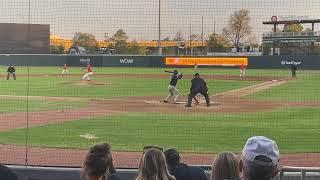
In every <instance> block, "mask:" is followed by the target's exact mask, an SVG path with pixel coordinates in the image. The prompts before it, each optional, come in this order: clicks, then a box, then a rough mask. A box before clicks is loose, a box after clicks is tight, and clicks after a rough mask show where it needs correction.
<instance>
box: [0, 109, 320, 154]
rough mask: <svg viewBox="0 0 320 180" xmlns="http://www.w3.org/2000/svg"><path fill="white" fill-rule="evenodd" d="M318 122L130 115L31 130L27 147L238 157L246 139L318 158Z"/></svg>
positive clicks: (256, 116)
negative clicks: (263, 139)
mask: <svg viewBox="0 0 320 180" xmlns="http://www.w3.org/2000/svg"><path fill="white" fill-rule="evenodd" d="M305 113H307V114H308V119H306V118H305V116H306V115H305ZM151 117H152V118H151ZM318 118H319V109H314V108H299V109H281V110H279V111H275V112H272V113H253V114H248V115H245V116H243V115H215V116H212V115H197V116H182V115H161V114H146V113H133V114H124V115H120V116H106V117H100V118H94V119H83V120H81V121H76V122H65V123H61V124H55V125H47V126H41V127H34V128H31V129H29V143H28V144H29V145H34V146H46V147H59V148H61V147H63V148H66V147H67V148H83V149H86V148H88V147H89V146H90V145H92V144H95V143H100V142H110V143H111V144H112V146H113V149H114V150H116V151H128V150H131V151H141V149H142V147H143V146H145V145H151V144H152V145H158V146H161V147H164V148H168V147H175V148H177V149H179V150H181V151H183V152H197V153H213V152H219V151H226V150H229V151H234V152H240V151H241V147H243V144H244V143H245V141H246V139H247V138H248V137H250V136H253V135H264V136H267V137H270V138H272V139H275V140H276V141H277V142H278V145H279V148H280V149H281V152H282V153H289V152H318V150H319V149H318V147H319V146H318V139H319V138H320V134H319V131H318V130H319V128H320V122H319V119H318ZM279 119H281V121H279ZM43 134H46V136H43ZM84 134H93V135H95V136H96V137H97V139H93V140H88V139H85V138H82V137H80V135H84ZM24 135H25V129H18V130H13V131H10V132H3V133H0V143H8V142H10V143H14V144H21V145H23V144H24V143H25V140H24V139H23V138H21V137H23V136H24ZM311 137H312V138H311Z"/></svg>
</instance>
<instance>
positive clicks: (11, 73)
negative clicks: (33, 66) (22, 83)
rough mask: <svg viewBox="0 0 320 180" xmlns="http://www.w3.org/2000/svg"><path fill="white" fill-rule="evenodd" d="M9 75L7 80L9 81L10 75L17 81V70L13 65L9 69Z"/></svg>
mask: <svg viewBox="0 0 320 180" xmlns="http://www.w3.org/2000/svg"><path fill="white" fill-rule="evenodd" d="M7 72H8V75H7V80H9V78H10V75H12V77H13V79H14V80H16V68H15V67H14V65H13V64H11V66H9V67H8V70H7Z"/></svg>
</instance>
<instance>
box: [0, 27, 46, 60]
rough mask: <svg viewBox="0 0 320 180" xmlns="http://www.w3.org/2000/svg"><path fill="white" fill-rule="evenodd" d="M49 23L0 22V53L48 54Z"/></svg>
mask: <svg viewBox="0 0 320 180" xmlns="http://www.w3.org/2000/svg"><path fill="white" fill-rule="evenodd" d="M49 47H50V25H44V24H16V23H0V54H49V52H50V51H49Z"/></svg>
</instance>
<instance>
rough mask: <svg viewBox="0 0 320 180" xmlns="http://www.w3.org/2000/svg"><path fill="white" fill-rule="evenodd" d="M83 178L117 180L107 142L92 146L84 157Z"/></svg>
mask: <svg viewBox="0 0 320 180" xmlns="http://www.w3.org/2000/svg"><path fill="white" fill-rule="evenodd" d="M81 175H82V178H83V179H85V180H119V179H120V177H119V176H118V175H117V173H116V169H115V167H114V166H113V160H112V155H111V147H110V145H109V144H107V143H103V144H96V145H94V146H92V147H91V148H90V150H89V152H88V154H87V156H86V158H85V161H84V164H83V168H82V172H81Z"/></svg>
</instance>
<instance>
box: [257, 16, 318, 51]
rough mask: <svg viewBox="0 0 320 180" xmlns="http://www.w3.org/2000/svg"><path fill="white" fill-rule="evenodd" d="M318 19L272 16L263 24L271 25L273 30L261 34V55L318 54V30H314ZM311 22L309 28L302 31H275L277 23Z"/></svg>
mask: <svg viewBox="0 0 320 180" xmlns="http://www.w3.org/2000/svg"><path fill="white" fill-rule="evenodd" d="M316 23H320V19H292V20H280V21H279V20H278V17H277V16H272V18H271V21H266V22H263V24H264V25H273V32H269V33H264V34H263V36H262V54H263V55H320V31H315V29H314V27H315V24H316ZM292 24H311V29H310V30H308V31H302V32H277V27H278V25H284V26H286V25H292Z"/></svg>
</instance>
